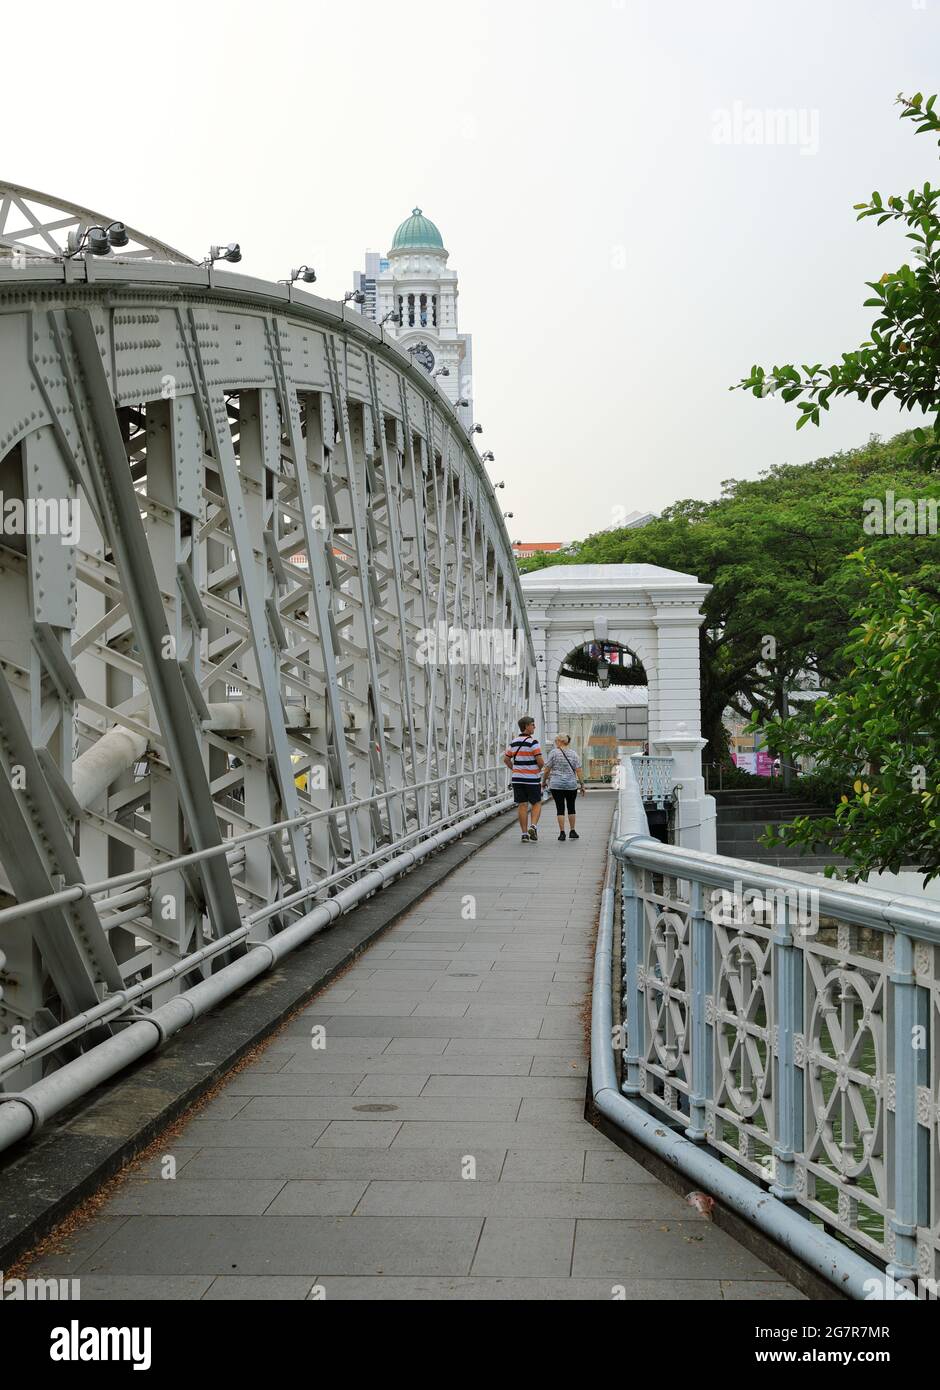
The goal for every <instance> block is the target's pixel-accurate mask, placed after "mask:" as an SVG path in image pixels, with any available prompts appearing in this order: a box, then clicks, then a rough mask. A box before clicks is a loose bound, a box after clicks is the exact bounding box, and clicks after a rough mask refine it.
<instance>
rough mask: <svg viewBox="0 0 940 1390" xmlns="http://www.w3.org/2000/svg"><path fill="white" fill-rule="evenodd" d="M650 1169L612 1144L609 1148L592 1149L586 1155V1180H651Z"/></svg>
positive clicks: (643, 1181) (642, 1181)
mask: <svg viewBox="0 0 940 1390" xmlns="http://www.w3.org/2000/svg"><path fill="white" fill-rule="evenodd" d="M649 1180H650V1175H649V1171H648V1169H646V1168H644V1167H643V1165H642V1164H641V1163H637V1162H636V1160H635V1159H633V1158H630V1156H629V1154H625V1153H620V1151H619V1150H618V1149H616V1148H615V1147H614V1145H613V1144H611V1146H610V1148H609V1149H591V1150H589V1151H588V1152H587V1153H586V1154H585V1155H584V1181H585V1182H641V1183H645V1182H649Z"/></svg>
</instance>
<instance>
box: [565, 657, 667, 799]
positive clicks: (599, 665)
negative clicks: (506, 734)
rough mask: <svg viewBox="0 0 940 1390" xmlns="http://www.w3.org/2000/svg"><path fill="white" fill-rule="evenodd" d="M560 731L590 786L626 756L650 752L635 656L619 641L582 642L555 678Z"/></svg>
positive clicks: (645, 694)
mask: <svg viewBox="0 0 940 1390" xmlns="http://www.w3.org/2000/svg"><path fill="white" fill-rule="evenodd" d="M556 708H557V710H558V732H559V733H566V734H568V735H569V736H570V738H571V743H572V746H573V747H574V748H575V750H576V751H577V753H578V756H579V757H580V759H581V762H582V765H583V768H584V776H585V778H586V780H588V781H590V782H610V781H611V780H612V777H613V770H614V767H615V766H616V764H617V761H618V759H619V757H620V756H622V755H623V753H624V752H626V753H627V754H630V753H644V752H649V691H648V680H647V674H646V669H645V667H644V665H643V663H642V661H641V660H640V658H639V656H638V655H637V654H636V652H634V651H631V649H630V648H629V647H626V646H624V645H623V644H622V643H620V642H598V641H591V642H583V643H581V644H579V645H578V646H577V647H574V648H572V650H571V651H570V652H569V653H568V655H567V656H566V657H565V658H564V660H563V661H562V663H561V665H560V667H559V670H558V677H557V704H556Z"/></svg>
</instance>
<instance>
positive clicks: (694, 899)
mask: <svg viewBox="0 0 940 1390" xmlns="http://www.w3.org/2000/svg"><path fill="white" fill-rule="evenodd" d="M689 925H690V931H691V934H692V985H691V991H690V1008H691V1015H692V1019H691V1023H692V1026H691V1045H692V1090H691V1093H690V1095H689V1123H688V1125H687V1127H686V1131H685V1132H686V1136H687V1138H689V1139H693V1140H695V1142H696V1143H699V1144H700V1143H702V1142H703V1141H704V1140H705V1139H706V1138H707V1136H708V1102H709V1101H710V1100H711V1099H712V1098H713V1094H714V1093H713V1090H712V1086H713V1077H714V1067H713V1061H712V1049H711V1029H710V1028H709V1024H708V1013H707V1001H708V998H709V996H710V995H711V993H712V922H711V919H710V917H709V916H708V913H707V912H706V911H705V888H704V885H703V884H702V883H700V882H699V881H698V880H697V879H693V880H692V882H691V888H690V896H689Z"/></svg>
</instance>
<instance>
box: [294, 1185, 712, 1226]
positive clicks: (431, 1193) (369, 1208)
mask: <svg viewBox="0 0 940 1390" xmlns="http://www.w3.org/2000/svg"><path fill="white" fill-rule="evenodd" d="M290 1186H293V1184H288V1187H290ZM285 1198H286V1190H285V1191H282V1193H281V1195H280V1196H279V1197H278V1199H277V1201H276V1202H275V1204H274V1206H273V1207H272V1208H271V1210H272V1211H276V1210H278V1209H279V1208H280V1207H281V1206H282V1204H283V1202H284V1200H285ZM688 1210H689V1209H688V1208H687V1207H686V1205H685V1203H684V1202H683V1200H682V1198H681V1197H678V1196H676V1194H675V1193H674V1192H670V1191H669V1189H668V1188H667V1187H665V1186H664V1185H663V1184H662V1183H659V1182H656V1181H655V1180H654V1179H650V1180H649V1181H648V1182H646V1183H629V1184H628V1183H624V1184H621V1185H617V1186H614V1185H613V1184H607V1183H584V1182H581V1181H580V1180H575V1181H573V1182H538V1181H536V1182H522V1181H516V1182H506V1181H502V1182H499V1183H485V1182H479V1181H456V1182H428V1181H420V1182H382V1181H376V1182H371V1183H370V1184H369V1186H368V1189H367V1190H366V1193H365V1196H364V1197H363V1198H362V1200H361V1202H360V1203H359V1206H358V1208H357V1215H358V1214H361V1215H363V1216H407V1217H412V1216H485V1217H487V1219H488V1220H489V1219H490V1218H491V1217H503V1216H507V1217H508V1216H511V1217H526V1218H532V1219H534V1220H541V1219H543V1218H550V1217H591V1218H596V1219H598V1220H604V1221H612V1220H642V1219H647V1220H661V1221H668V1220H676V1221H681V1220H684V1219H685V1216H686V1213H687V1211H688ZM700 1219H704V1218H700Z"/></svg>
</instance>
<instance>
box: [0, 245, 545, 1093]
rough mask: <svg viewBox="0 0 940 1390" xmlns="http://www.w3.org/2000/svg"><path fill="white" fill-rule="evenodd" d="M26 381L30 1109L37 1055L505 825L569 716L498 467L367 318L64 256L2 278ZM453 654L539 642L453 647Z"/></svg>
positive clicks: (9, 751) (17, 489)
mask: <svg viewBox="0 0 940 1390" xmlns="http://www.w3.org/2000/svg"><path fill="white" fill-rule="evenodd" d="M0 361H2V363H3V367H4V370H3V372H2V374H0V493H2V497H3V521H4V525H3V534H2V536H0V864H2V879H0V888H2V895H0V952H2V957H5V961H4V959H3V958H2V957H0V987H2V997H0V1089H2V1088H3V1087H4V1085H6V1086H7V1087H8V1088H9V1089H13V1090H19V1089H22V1088H23V1087H24V1086H26V1085H29V1084H31V1083H34V1082H35V1081H36V1080H37V1079H38V1078H39V1077H40V1076H42V1075H44V1074H46V1073H48V1072H49V1070H50V1069H53V1068H55V1067H57V1066H60V1065H61V1064H62V1063H63V1061H65V1060H67V1059H68V1057H70V1056H74V1055H75V1046H76V1040H75V1039H70V1040H69V1041H68V1044H67V1046H65V1047H63V1048H60V1049H58V1050H56V1049H54V1048H47V1049H45V1050H43V1048H42V1047H40V1048H38V1049H37V1047H36V1040H37V1039H40V1038H41V1037H43V1035H47V1034H48V1030H50V1029H51V1028H53V1027H56V1026H57V1025H60V1024H62V1023H63V1022H65V1021H67V1020H69V1019H72V1018H74V1016H75V1015H76V1014H77V1013H78V1012H79V1011H82V1010H87V1009H89V1008H91V1007H95V1006H96V1005H97V1004H98V1003H99V1001H101V1000H107V999H110V998H111V997H112V996H113V995H114V994H115V993H116V992H117V991H119V990H121V989H122V988H127V987H134V986H141V985H143V986H145V988H144V989H143V990H142V991H141V990H139V991H138V995H137V1002H138V1003H139V1004H140V1005H142V1006H143V1007H144V1008H149V1007H151V1006H152V1005H153V1006H159V1005H161V1004H163V1003H165V1002H166V1001H167V1000H168V999H169V998H171V997H172V996H173V995H174V994H175V993H177V992H178V991H180V990H182V989H185V988H188V987H190V986H192V985H193V984H194V983H195V982H197V981H198V980H199V978H200V976H206V975H208V974H210V973H211V971H212V970H213V969H214V968H217V967H218V965H219V964H220V963H223V962H224V961H226V960H231V959H233V958H236V957H237V956H238V954H239V953H240V952H243V951H244V950H245V949H246V944H250V942H251V941H259V940H263V939H264V938H265V937H267V936H269V935H270V934H272V933H277V932H279V931H280V930H281V929H282V928H283V927H284V926H286V925H289V924H290V923H291V922H292V921H294V920H296V918H297V916H298V915H299V914H301V913H302V912H304V911H309V909H310V908H311V906H312V904H313V903H315V902H317V901H322V900H323V899H324V897H325V896H326V895H327V893H328V892H329V891H330V889H331V887H332V885H333V884H334V883H338V884H339V885H340V886H344V885H345V884H347V883H349V882H350V881H352V880H353V879H355V877H356V876H357V875H358V874H360V873H361V872H363V871H364V868H365V866H366V865H368V866H369V867H374V866H375V864H376V863H381V861H382V857H383V851H384V852H385V853H386V857H387V856H388V854H390V853H391V852H392V850H391V847H392V846H394V845H398V844H400V843H401V842H402V841H403V840H404V841H405V842H406V843H409V844H414V843H415V842H416V841H417V840H420V838H421V836H422V835H424V834H428V833H430V832H432V831H434V829H435V828H436V827H440V826H442V825H445V824H450V823H452V822H453V820H454V819H455V818H458V817H460V816H461V815H464V814H467V815H469V814H470V812H471V811H472V810H473V808H475V807H477V808H479V807H480V806H481V805H493V804H498V803H500V802H501V801H502V799H503V798H504V797H505V791H506V773H505V769H504V768H502V767H501V766H498V764H499V755H500V754H501V752H502V749H503V747H504V745H505V739H506V734H507V731H508V729H509V727H510V725H511V723H512V722H513V721H514V719H515V718H516V716H517V715H518V714H519V713H521V712H522V711H523V710H524V709H525V708H526V706H528V705H530V704H531V703H532V702H534V701H537V699H538V692H537V688H536V683H535V677H534V666H533V662H532V656H531V644H530V640H529V635H528V628H527V625H526V618H525V608H524V602H523V599H522V595H521V591H520V587H519V583H518V577H517V574H516V570H515V565H514V562H513V558H512V554H511V549H510V545H509V542H508V539H507V536H506V532H505V528H504V526H503V523H502V519H501V516H500V512H499V508H498V504H497V502H496V500H495V497H494V494H493V491H492V488H491V486H490V484H489V482H488V480H487V479H486V476H485V473H484V471H483V468H482V466H481V464H480V461H479V458H478V456H477V454H476V452H475V450H474V449H473V448H472V447H471V445H470V443H469V441H468V439H467V435H466V433H465V431H464V430H463V429H462V427H461V426H460V424H459V422H458V420H457V418H456V416H455V415H454V413H453V411H452V409H451V407H450V406H449V404H448V403H447V402H446V400H445V399H444V398H443V396H442V395H441V394H440V393H439V392H437V390H436V389H435V387H434V386H433V384H432V383H431V382H430V381H429V380H428V379H427V378H426V376H424V374H423V373H421V371H420V369H416V368H414V367H413V366H410V365H409V364H408V361H407V359H406V358H405V357H404V356H403V355H402V354H400V353H399V352H398V350H397V349H396V348H395V347H394V346H393V345H392V344H391V343H390V342H387V341H385V340H384V338H383V336H382V334H381V333H380V332H379V331H377V330H375V329H374V327H373V326H372V325H370V324H367V323H365V321H364V320H362V318H361V317H360V316H358V315H354V314H352V313H349V312H347V314H346V315H345V316H344V314H343V312H342V310H341V309H340V307H339V306H336V305H332V304H328V303H326V302H325V301H322V300H317V299H315V298H313V297H312V296H308V295H303V294H299V293H296V292H292V291H288V290H286V289H281V288H279V287H276V286H273V285H269V284H262V283H261V282H257V281H250V280H245V279H241V278H238V277H232V276H221V277H220V276H216V275H215V274H214V272H212V271H206V270H204V269H201V268H197V267H180V266H172V267H171V266H167V265H157V264H147V265H144V264H141V263H138V264H136V265H135V266H134V267H133V268H132V267H130V266H125V265H121V264H112V263H108V264H99V263H96V262H88V263H87V264H86V263H85V262H83V261H78V262H69V263H65V264H63V263H62V261H61V260H60V261H50V262H49V263H46V264H43V265H42V266H40V267H38V268H37V267H36V265H35V263H32V264H31V265H30V267H29V268H28V269H19V270H17V269H16V268H10V269H8V270H2V269H0ZM17 503H19V504H22V505H21V507H20V512H19V515H20V516H21V518H23V519H24V526H23V527H22V528H21V531H19V532H18V531H17V529H16V516H17V511H16V506H15V504H17ZM43 517H44V518H45V521H42V520H41V518H43ZM75 523H77V525H78V530H77V533H75V532H73V531H72V530H71V529H70V528H71V527H72V526H73V525H74V524H75ZM22 531H25V532H27V533H26V534H22V533H21V532H22ZM43 532H44V533H43ZM66 532H68V534H64V533H66ZM450 630H454V631H456V632H460V633H464V634H487V633H488V634H494V633H498V634H505V633H509V634H510V638H509V639H504V646H503V647H499V645H498V643H497V644H496V646H495V647H494V648H493V649H492V650H490V651H489V652H487V651H486V650H483V651H482V652H481V651H480V650H479V649H475V650H474V651H472V652H469V653H468V652H466V651H464V652H461V651H460V649H459V648H458V649H456V652H455V647H454V645H453V643H452V642H448V641H438V645H437V649H436V650H435V646H434V643H435V640H436V639H438V638H439V637H440V636H441V635H443V634H446V633H448V632H449V631H450ZM409 788H411V789H412V790H411V791H407V789H409ZM402 789H406V790H405V791H404V792H403V790H402ZM350 803H356V804H355V805H354V806H353V807H352V809H350V810H348V811H339V812H337V811H336V810H335V808H337V807H343V806H349V805H350ZM317 812H321V813H324V812H329V814H321V815H319V816H315V814H314V813H317ZM311 817H313V818H311ZM285 821H288V822H293V823H292V824H288V825H286V826H284V827H283V828H282V829H279V830H277V831H276V832H275V833H272V834H264V833H262V834H259V835H255V836H253V837H252V835H251V832H253V831H264V830H265V829H266V828H267V827H270V826H272V825H277V824H280V823H282V822H285ZM228 840H231V841H233V843H232V845H231V846H229V847H228V849H227V852H220V851H224V850H225V842H226V841H228ZM192 854H196V855H197V858H196V859H195V860H194V861H191V862H189V863H184V864H181V865H179V866H175V865H174V866H172V867H171V868H170V869H169V870H168V871H166V872H161V873H158V874H156V875H151V876H149V877H141V876H140V871H141V870H147V869H150V870H153V869H158V868H159V866H160V865H161V864H164V863H167V862H168V861H171V860H174V859H175V858H178V857H180V856H184V855H192ZM200 855H201V857H198V856H200ZM135 874H136V875H137V876H136V877H134V875H135ZM121 875H124V876H125V880H124V882H122V883H117V884H113V883H110V880H112V879H113V878H115V877H116V876H121ZM106 881H108V884H109V886H108V887H106V888H104V889H99V890H98V891H95V892H93V893H88V894H86V895H84V896H81V897H78V896H77V895H76V894H75V893H74V892H73V893H72V894H69V893H68V891H67V890H68V889H69V887H70V886H73V885H76V884H82V883H84V884H86V885H101V884H102V883H105V882H106ZM36 898H51V901H50V902H48V903H47V904H46V905H45V907H44V908H43V910H42V911H36V912H30V913H29V914H28V915H26V914H23V913H22V911H21V909H20V908H18V907H16V906H15V905H17V904H19V905H22V904H24V903H26V902H27V901H29V900H31V899H36ZM285 900H286V901H285ZM11 908H12V909H13V910H12V911H11V910H10V909H11ZM4 912H6V916H4ZM242 926H243V927H245V928H246V929H245V931H244V932H243V933H242V937H241V938H240V939H238V940H237V941H236V942H234V943H233V944H232V945H231V947H230V948H229V949H228V950H227V951H226V952H225V954H219V953H217V954H216V955H215V956H213V957H212V958H211V959H210V960H208V961H205V962H202V963H196V964H193V966H192V969H188V968H187V969H185V971H177V974H176V975H175V977H174V976H173V967H174V965H175V963H177V962H180V961H185V960H187V958H188V957H189V956H191V955H192V954H193V953H194V952H197V951H199V950H201V949H203V948H205V947H206V946H207V945H208V946H209V947H210V950H211V945H212V943H213V942H214V941H217V940H218V939H219V937H220V936H222V935H225V934H228V933H232V932H233V931H236V932H237V931H238V929H239V928H240V927H242ZM161 973H165V974H166V976H167V978H166V979H165V982H164V983H162V984H159V985H157V986H156V987H155V988H150V987H149V986H147V982H148V981H149V980H150V979H151V978H152V976H154V975H159V974H161ZM111 1021H112V1015H110V1014H109V1016H108V1018H107V1019H105V1020H103V1021H102V1022H101V1023H100V1025H98V1026H96V1027H95V1028H94V1029H89V1030H88V1031H86V1032H85V1033H84V1034H83V1035H82V1036H81V1038H79V1039H78V1040H77V1045H78V1047H80V1048H81V1047H86V1046H87V1045H88V1043H89V1041H96V1040H101V1038H103V1037H107V1035H108V1029H109V1027H110V1024H111ZM24 1047H25V1048H26V1052H27V1056H28V1057H29V1060H27V1061H25V1062H22V1063H21V1064H20V1065H18V1066H17V1067H16V1069H12V1070H11V1069H9V1067H7V1069H6V1070H4V1069H3V1056H4V1054H8V1053H10V1052H11V1051H13V1050H15V1051H16V1052H17V1053H19V1052H20V1051H21V1050H22V1049H23V1048H24ZM18 1060H19V1059H18ZM8 1063H9V1058H8ZM7 1108H9V1107H7Z"/></svg>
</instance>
